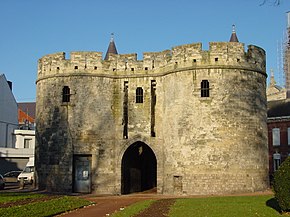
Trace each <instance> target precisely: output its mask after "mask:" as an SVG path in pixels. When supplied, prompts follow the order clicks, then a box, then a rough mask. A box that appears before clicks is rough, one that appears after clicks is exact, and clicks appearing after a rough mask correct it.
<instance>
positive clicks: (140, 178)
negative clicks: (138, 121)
mask: <svg viewBox="0 0 290 217" xmlns="http://www.w3.org/2000/svg"><path fill="white" fill-rule="evenodd" d="M156 184H157V161H156V157H155V154H154V152H153V151H152V149H151V148H150V147H149V146H148V145H146V144H145V143H143V142H135V143H134V144H132V145H131V146H130V147H129V148H128V149H127V150H126V151H125V153H124V155H123V158H122V187H121V193H122V194H130V193H133V192H141V191H146V190H149V189H153V188H155V187H156Z"/></svg>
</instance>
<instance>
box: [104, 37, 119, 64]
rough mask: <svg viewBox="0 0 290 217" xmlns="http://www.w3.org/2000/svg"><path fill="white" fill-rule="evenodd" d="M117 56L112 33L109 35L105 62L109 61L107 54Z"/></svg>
mask: <svg viewBox="0 0 290 217" xmlns="http://www.w3.org/2000/svg"><path fill="white" fill-rule="evenodd" d="M110 53H111V54H118V51H117V48H116V45H115V42H114V34H113V33H112V34H111V40H110V44H109V47H108V50H107V53H106V56H105V60H108V59H109V54H110Z"/></svg>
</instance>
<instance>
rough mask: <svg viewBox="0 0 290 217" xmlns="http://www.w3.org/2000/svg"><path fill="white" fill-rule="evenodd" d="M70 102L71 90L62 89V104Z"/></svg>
mask: <svg viewBox="0 0 290 217" xmlns="http://www.w3.org/2000/svg"><path fill="white" fill-rule="evenodd" d="M69 101H70V89H69V87H68V86H64V87H63V88H62V102H69Z"/></svg>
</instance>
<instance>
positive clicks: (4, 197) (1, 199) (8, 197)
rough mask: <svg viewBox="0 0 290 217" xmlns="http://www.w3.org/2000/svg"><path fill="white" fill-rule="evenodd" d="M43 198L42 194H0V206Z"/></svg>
mask: <svg viewBox="0 0 290 217" xmlns="http://www.w3.org/2000/svg"><path fill="white" fill-rule="evenodd" d="M42 197H45V195H44V194H33V193H11V192H9V193H1V194H0V204H1V203H7V202H14V201H18V200H24V199H34V198H42Z"/></svg>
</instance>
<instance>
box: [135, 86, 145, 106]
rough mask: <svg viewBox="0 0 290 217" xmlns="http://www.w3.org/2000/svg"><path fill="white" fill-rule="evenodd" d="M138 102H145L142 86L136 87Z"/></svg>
mask: <svg viewBox="0 0 290 217" xmlns="http://www.w3.org/2000/svg"><path fill="white" fill-rule="evenodd" d="M136 103H143V89H142V87H137V89H136Z"/></svg>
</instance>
